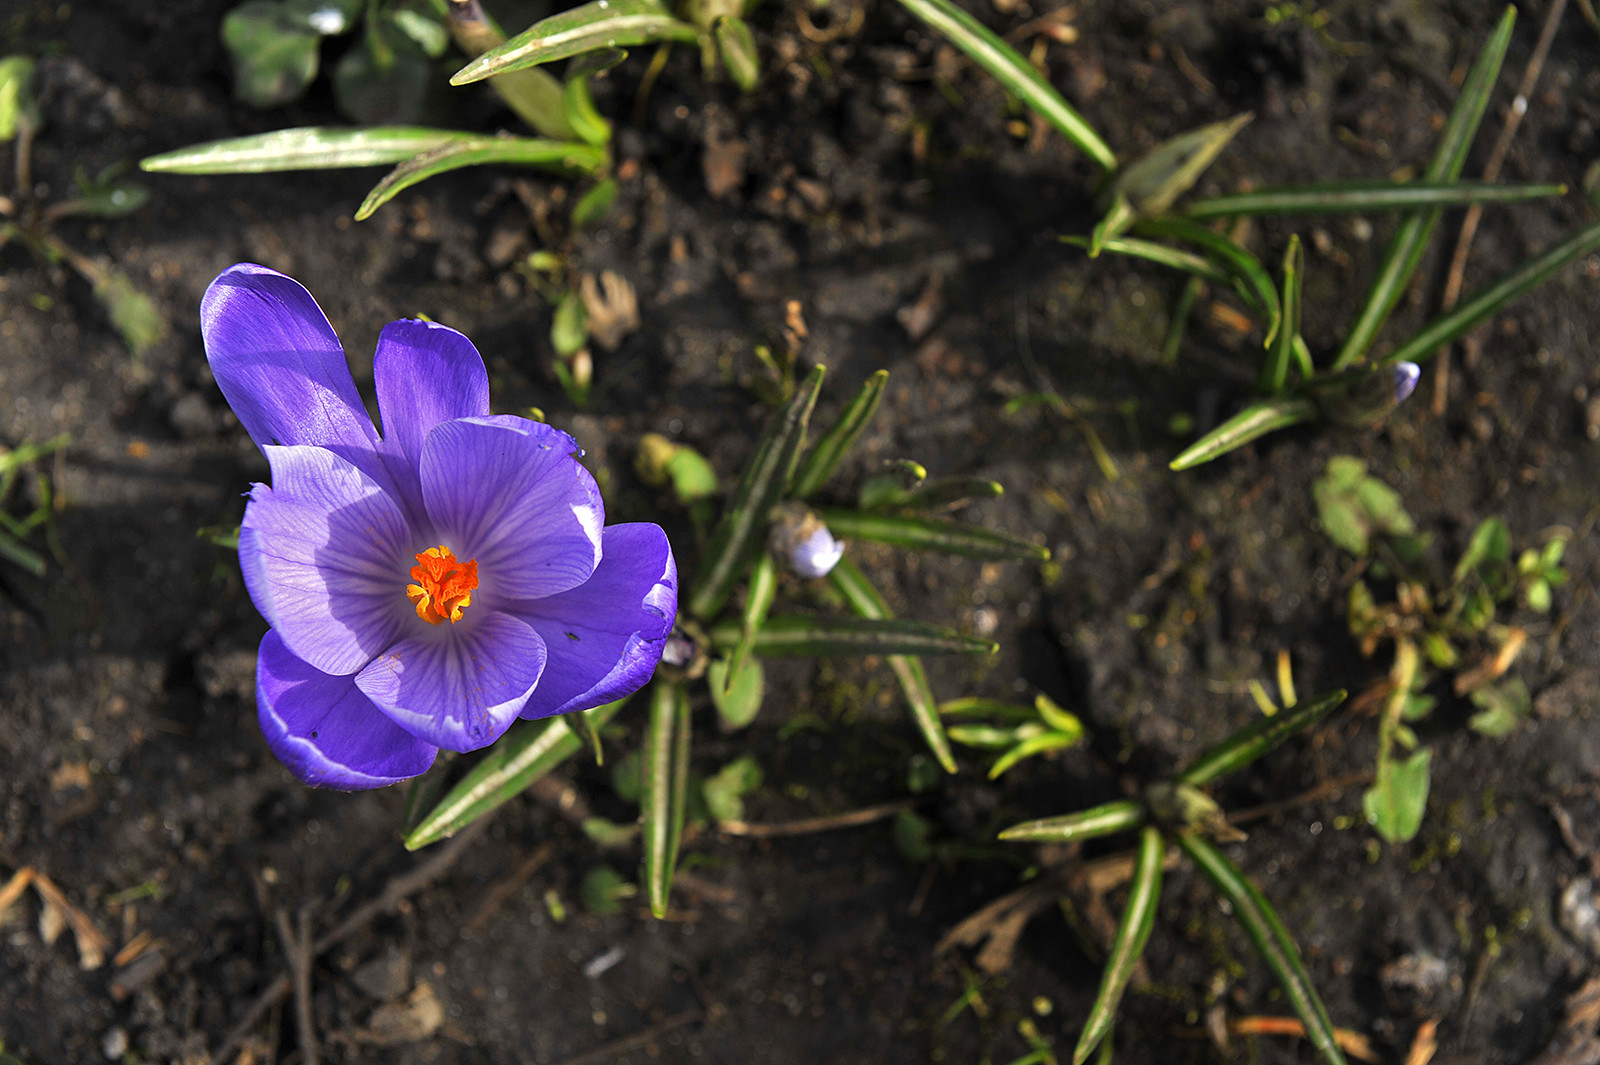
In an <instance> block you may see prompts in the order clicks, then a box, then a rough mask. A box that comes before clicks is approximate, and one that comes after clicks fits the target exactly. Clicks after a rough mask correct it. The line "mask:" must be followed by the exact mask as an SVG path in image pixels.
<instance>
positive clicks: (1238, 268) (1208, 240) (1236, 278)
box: [1138, 218, 1282, 344]
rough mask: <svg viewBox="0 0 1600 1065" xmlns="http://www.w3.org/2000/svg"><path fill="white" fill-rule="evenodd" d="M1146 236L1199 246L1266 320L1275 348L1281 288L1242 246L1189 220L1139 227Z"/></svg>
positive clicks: (1152, 222) (1268, 336) (1154, 222)
mask: <svg viewBox="0 0 1600 1065" xmlns="http://www.w3.org/2000/svg"><path fill="white" fill-rule="evenodd" d="M1138 229H1139V233H1140V234H1142V235H1144V236H1153V237H1170V238H1171V239H1173V240H1181V241H1185V242H1186V243H1189V244H1197V245H1199V246H1200V248H1201V249H1202V250H1203V251H1204V253H1205V256H1206V258H1208V259H1210V260H1211V261H1212V262H1213V263H1214V264H1216V266H1217V267H1218V268H1220V269H1221V270H1222V271H1223V273H1224V274H1226V275H1227V278H1228V280H1229V283H1230V284H1231V285H1232V287H1233V290H1234V291H1235V292H1237V293H1238V294H1239V297H1240V298H1241V299H1243V300H1244V301H1245V302H1246V303H1248V304H1249V305H1250V306H1251V307H1254V308H1255V310H1256V313H1257V314H1259V315H1261V316H1262V318H1264V319H1265V320H1266V322H1265V324H1266V330H1267V334H1266V338H1265V340H1264V341H1263V343H1264V344H1271V343H1272V341H1273V338H1274V337H1276V336H1277V335H1278V325H1279V322H1280V320H1281V318H1282V309H1281V307H1280V304H1279V302H1278V288H1277V286H1276V285H1274V284H1273V283H1272V275H1271V274H1270V273H1268V272H1267V268H1266V267H1265V266H1263V265H1262V264H1261V260H1260V259H1258V258H1256V257H1255V255H1253V254H1251V252H1250V251H1248V250H1247V249H1246V248H1245V247H1244V246H1243V245H1242V244H1240V243H1239V242H1238V241H1236V240H1232V239H1230V238H1229V237H1227V236H1224V235H1223V234H1221V233H1218V232H1216V231H1215V230H1213V229H1210V228H1208V227H1206V226H1203V225H1201V224H1200V223H1198V222H1192V221H1190V220H1189V219H1187V218H1154V219H1151V220H1149V221H1147V222H1141V223H1140V224H1139V227H1138Z"/></svg>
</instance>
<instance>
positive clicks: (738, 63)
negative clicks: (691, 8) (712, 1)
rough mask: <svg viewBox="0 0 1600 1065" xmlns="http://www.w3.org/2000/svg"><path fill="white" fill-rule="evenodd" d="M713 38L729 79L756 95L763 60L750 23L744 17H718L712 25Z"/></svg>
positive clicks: (745, 90)
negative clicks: (757, 50) (757, 52)
mask: <svg viewBox="0 0 1600 1065" xmlns="http://www.w3.org/2000/svg"><path fill="white" fill-rule="evenodd" d="M711 35H712V37H714V38H715V39H716V42H717V53H718V54H719V55H721V56H722V66H723V69H725V70H726V71H727V72H728V77H730V78H732V79H733V83H734V84H735V85H737V86H739V88H740V89H741V90H743V91H744V92H754V91H755V88H756V86H757V85H759V84H760V83H761V57H760V56H759V55H757V54H756V39H755V36H754V35H753V34H752V33H751V32H750V24H749V23H747V22H745V20H744V19H742V18H719V19H717V20H716V21H715V22H713V23H712V24H711Z"/></svg>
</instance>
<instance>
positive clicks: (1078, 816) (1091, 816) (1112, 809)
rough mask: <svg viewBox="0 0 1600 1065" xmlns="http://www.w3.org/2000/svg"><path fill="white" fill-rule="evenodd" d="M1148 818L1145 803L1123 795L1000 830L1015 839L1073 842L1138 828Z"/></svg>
mask: <svg viewBox="0 0 1600 1065" xmlns="http://www.w3.org/2000/svg"><path fill="white" fill-rule="evenodd" d="M1144 821H1145V811H1144V804H1143V803H1138V802H1134V801H1133V800H1131V799H1119V800H1117V801H1116V802H1107V803H1101V804H1100V805H1099V806H1091V807H1090V808H1089V809H1087V810H1079V811H1078V812H1077V813H1071V814H1063V815H1061V816H1060V817H1043V818H1040V819H1039V820H1037V821H1024V822H1022V823H1021V824H1017V825H1012V826H1011V827H1010V828H1008V829H1006V830H1005V831H1004V832H1002V833H1000V838H1001V839H1003V840H1008V841H1012V842H1024V841H1025V842H1030V843H1073V842H1076V841H1078V840H1085V839H1095V838H1097V837H1099V836H1109V835H1112V834H1114V833H1117V832H1126V831H1128V830H1130V829H1134V828H1138V827H1139V826H1140V825H1142V824H1144Z"/></svg>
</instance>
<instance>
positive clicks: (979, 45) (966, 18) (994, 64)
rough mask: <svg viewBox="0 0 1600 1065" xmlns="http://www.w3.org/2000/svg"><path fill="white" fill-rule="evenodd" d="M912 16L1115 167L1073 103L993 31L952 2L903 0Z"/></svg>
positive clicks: (1104, 163)
mask: <svg viewBox="0 0 1600 1065" xmlns="http://www.w3.org/2000/svg"><path fill="white" fill-rule="evenodd" d="M900 2H901V3H902V4H904V5H905V6H906V8H907V9H909V10H910V11H911V13H912V14H913V15H916V16H917V17H918V18H920V19H922V20H923V21H924V22H927V23H928V24H929V25H931V26H932V27H933V28H934V29H936V30H938V31H939V32H940V33H942V34H944V35H945V36H946V37H948V38H949V39H950V43H951V44H953V45H955V46H956V47H957V48H959V49H961V51H963V52H965V53H966V55H967V58H969V59H971V60H972V61H973V62H974V63H976V64H978V66H980V67H982V68H983V69H984V70H986V71H988V72H989V75H990V76H991V77H993V78H994V79H995V80H996V81H998V82H999V83H1000V84H1001V85H1003V86H1004V87H1005V89H1006V91H1007V92H1009V93H1011V94H1012V95H1013V96H1015V97H1016V98H1017V99H1019V100H1021V101H1022V102H1023V103H1025V104H1027V105H1028V106H1029V107H1031V108H1032V109H1033V110H1034V111H1035V112H1037V113H1038V115H1039V116H1040V117H1041V118H1043V119H1044V120H1045V121H1046V122H1048V123H1050V125H1052V126H1054V127H1055V128H1056V130H1057V131H1058V132H1060V133H1061V135H1062V136H1064V137H1066V138H1067V140H1069V141H1071V142H1072V143H1073V144H1075V145H1077V146H1078V149H1079V150H1080V151H1082V152H1083V153H1084V154H1085V155H1087V156H1088V157H1089V158H1090V159H1093V160H1094V161H1095V162H1096V163H1097V164H1099V166H1100V168H1101V169H1102V170H1107V171H1110V170H1115V169H1116V166H1117V157H1116V154H1115V153H1114V152H1112V150H1111V146H1110V145H1108V144H1107V143H1106V142H1105V140H1104V139H1103V138H1102V137H1101V136H1100V134H1098V133H1096V132H1095V130H1094V127H1093V126H1091V125H1089V123H1088V122H1087V121H1085V120H1084V117H1083V116H1082V115H1080V114H1078V112H1077V111H1075V110H1073V108H1072V105H1071V104H1069V103H1067V101H1066V100H1065V99H1064V98H1063V97H1062V95H1061V94H1060V93H1059V92H1057V91H1056V88H1055V86H1054V85H1051V84H1050V83H1049V82H1048V81H1046V80H1045V79H1044V77H1043V76H1042V75H1040V73H1039V72H1038V71H1037V70H1035V69H1034V68H1033V65H1032V64H1030V63H1029V62H1028V61H1027V60H1026V59H1024V58H1023V57H1022V56H1021V55H1019V54H1017V50H1016V49H1015V48H1012V47H1011V46H1010V45H1009V44H1007V43H1006V42H1005V41H1003V40H1001V39H1000V37H999V36H998V35H996V34H995V33H994V31H993V30H991V29H989V28H988V27H987V26H985V25H984V24H983V23H981V22H979V21H978V20H977V19H975V18H973V17H972V16H971V15H969V14H968V13H967V12H966V11H965V10H963V9H962V8H961V7H960V6H958V5H957V4H955V3H954V2H953V0H900Z"/></svg>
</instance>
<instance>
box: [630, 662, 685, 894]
mask: <svg viewBox="0 0 1600 1065" xmlns="http://www.w3.org/2000/svg"><path fill="white" fill-rule="evenodd" d="M689 731H690V730H689V690H688V689H687V688H686V687H684V685H683V684H682V682H680V681H668V680H661V679H658V680H656V682H655V683H654V684H652V685H651V686H650V716H649V719H648V720H647V722H646V725H645V738H644V756H643V759H642V761H641V763H640V768H641V770H642V772H643V785H644V792H643V795H642V796H641V799H642V801H641V803H640V809H639V822H640V824H641V825H642V826H643V832H644V883H645V894H646V897H647V898H648V899H649V901H650V912H651V913H652V914H654V915H655V916H656V917H658V918H660V917H665V916H666V914H667V899H668V896H669V895H670V894H671V892H672V873H673V870H674V869H675V868H676V867H677V864H678V844H679V842H680V841H681V840H682V838H683V822H684V816H685V814H686V812H687V811H688V801H689Z"/></svg>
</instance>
